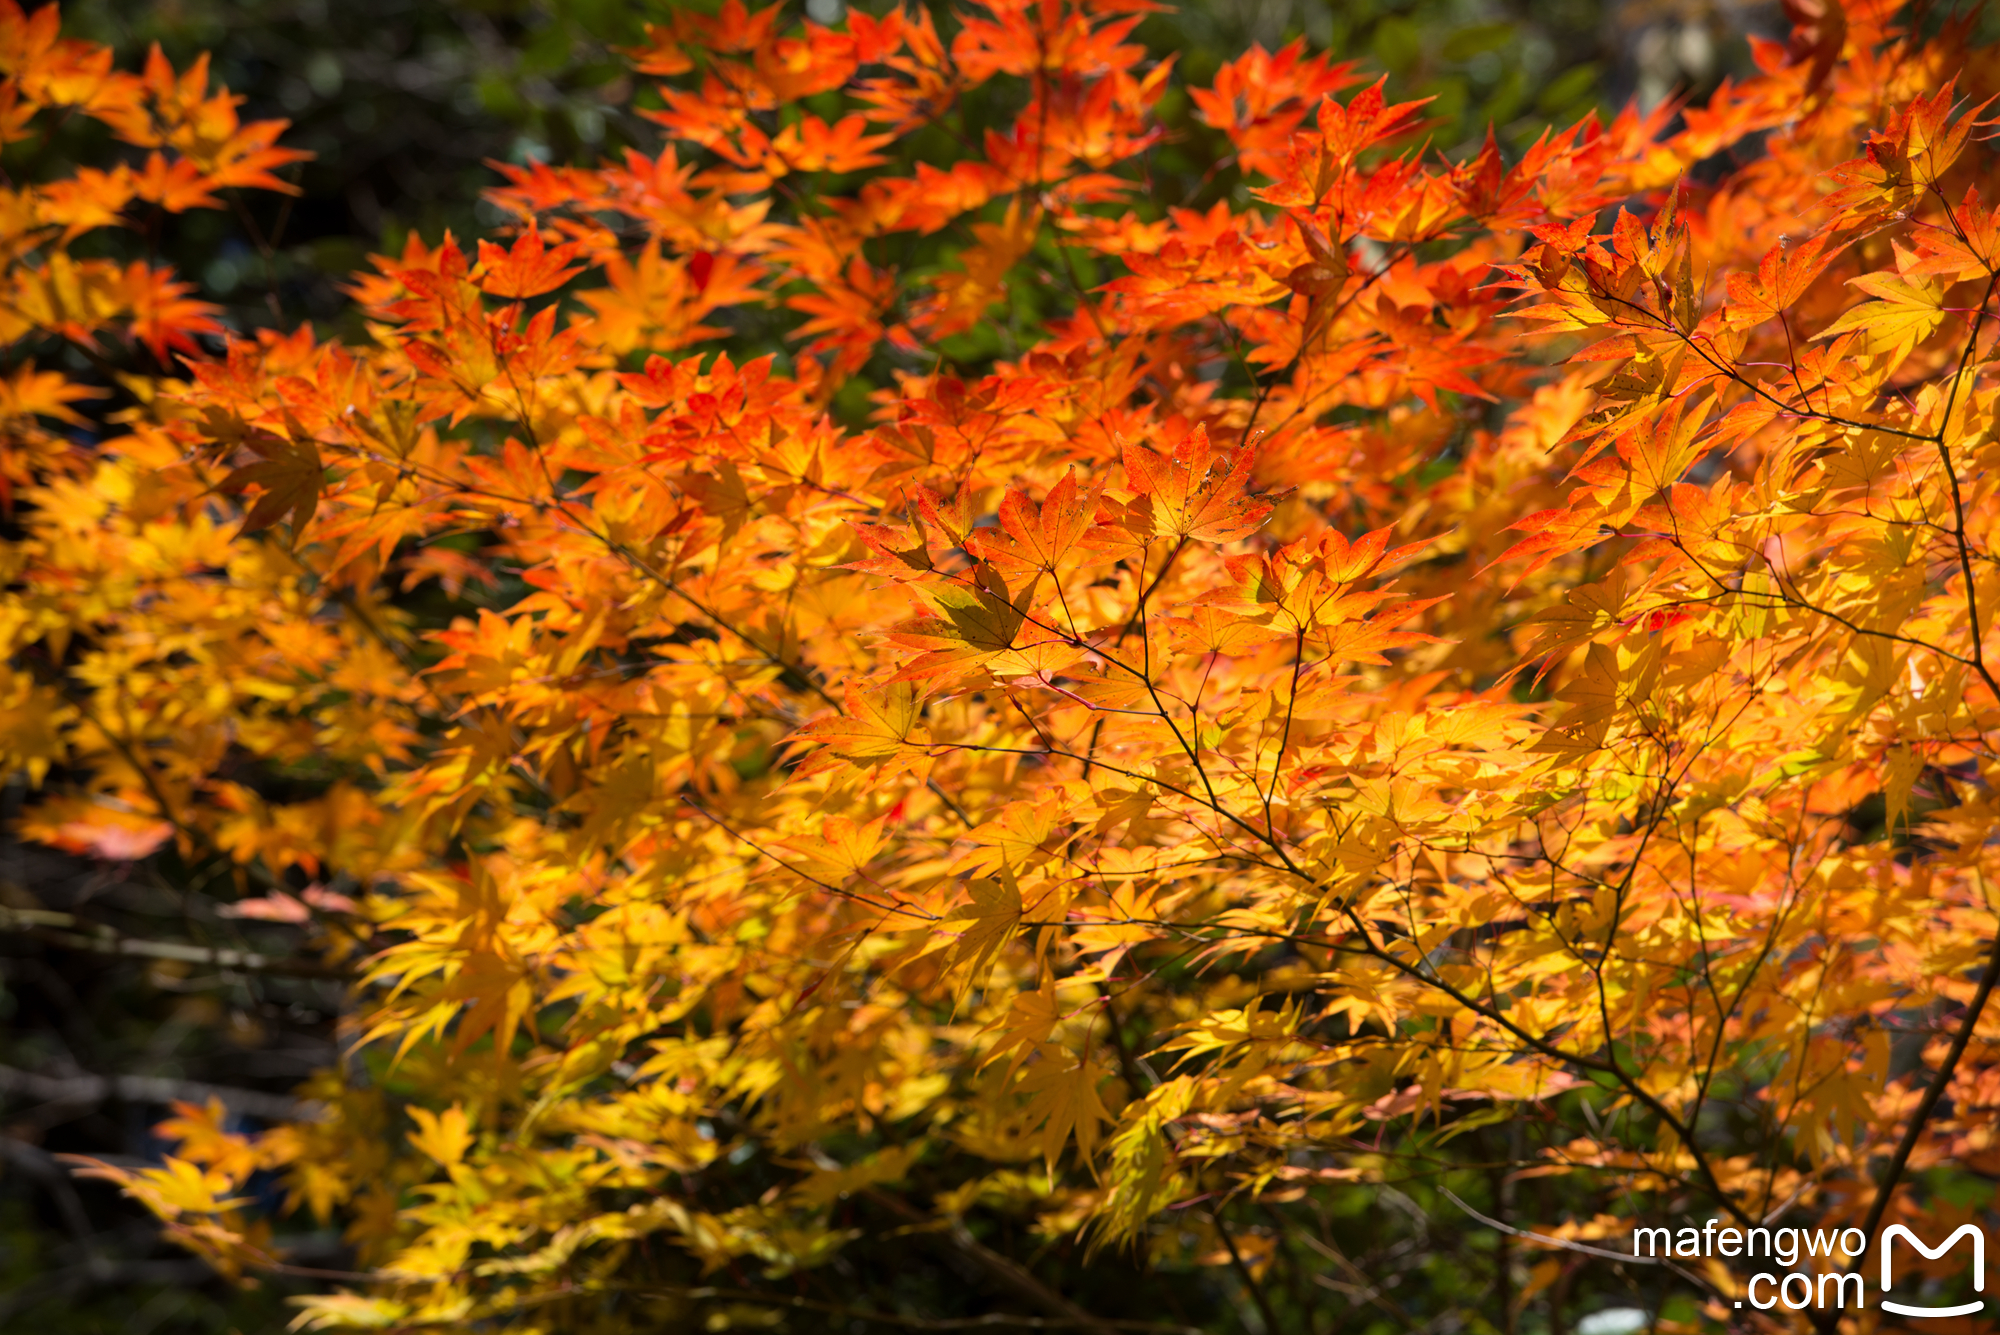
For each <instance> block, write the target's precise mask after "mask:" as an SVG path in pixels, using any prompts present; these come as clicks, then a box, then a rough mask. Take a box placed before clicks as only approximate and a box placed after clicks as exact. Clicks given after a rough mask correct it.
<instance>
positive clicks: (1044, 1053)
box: [1020, 1047, 1111, 1178]
mask: <svg viewBox="0 0 2000 1335" xmlns="http://www.w3.org/2000/svg"><path fill="white" fill-rule="evenodd" d="M1039 1055H1040V1057H1041V1061H1040V1063H1038V1064H1037V1065H1036V1066H1035V1067H1034V1068H1033V1069H1031V1070H1030V1071H1029V1073H1028V1075H1027V1077H1026V1078H1025V1079H1023V1080H1022V1081H1021V1082H1020V1088H1021V1090H1022V1092H1023V1093H1026V1094H1028V1095H1029V1096H1030V1097H1029V1100H1028V1120H1029V1122H1030V1123H1031V1124H1034V1125H1038V1126H1039V1127H1040V1128H1041V1150H1042V1164H1043V1166H1044V1168H1045V1169H1046V1170H1047V1172H1048V1174H1049V1176H1050V1177H1051V1178H1053V1177H1054V1176H1055V1171H1056V1160H1057V1159H1058V1158H1060V1157H1061V1156H1062V1152H1063V1149H1064V1147H1065V1146H1067V1145H1068V1144H1069V1142H1070V1140H1071V1139H1072V1138H1074V1139H1075V1141H1076V1153H1077V1157H1078V1158H1079V1159H1082V1160H1084V1161H1086V1162H1087V1161H1088V1160H1089V1159H1090V1156H1091V1154H1092V1152H1093V1151H1094V1150H1095V1149H1096V1147H1097V1138H1098V1134H1099V1129H1100V1127H1101V1126H1102V1124H1103V1123H1105V1122H1107V1121H1109V1120H1110V1119H1111V1114H1110V1113H1109V1112H1107V1111H1106V1110H1105V1107H1104V1100H1103V1098H1102V1097H1101V1096H1100V1095H1099V1094H1098V1092H1097V1087H1098V1086H1099V1085H1100V1084H1101V1083H1103V1080H1104V1072H1103V1071H1102V1070H1100V1069H1099V1068H1098V1067H1097V1066H1096V1065H1095V1064H1093V1063H1092V1062H1091V1060H1090V1058H1089V1057H1088V1056H1087V1055H1086V1056H1084V1057H1081V1058H1077V1059H1076V1060H1074V1061H1072V1060H1071V1058H1070V1054H1069V1053H1068V1052H1066V1051H1064V1050H1063V1049H1061V1048H1049V1047H1045V1048H1043V1049H1042V1050H1041V1052H1040V1054H1039Z"/></svg>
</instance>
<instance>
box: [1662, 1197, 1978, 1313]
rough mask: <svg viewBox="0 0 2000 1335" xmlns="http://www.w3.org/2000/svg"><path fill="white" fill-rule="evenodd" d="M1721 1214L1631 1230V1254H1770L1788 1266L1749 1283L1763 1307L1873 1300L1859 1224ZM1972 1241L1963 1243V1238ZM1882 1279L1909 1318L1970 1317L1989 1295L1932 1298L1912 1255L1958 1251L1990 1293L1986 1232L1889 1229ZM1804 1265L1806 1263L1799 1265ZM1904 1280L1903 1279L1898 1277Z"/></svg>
mask: <svg viewBox="0 0 2000 1335" xmlns="http://www.w3.org/2000/svg"><path fill="white" fill-rule="evenodd" d="M1721 1222H1722V1221H1721V1220H1719V1219H1710V1220H1708V1221H1707V1222H1706V1223H1705V1224H1703V1225H1702V1227H1700V1228H1695V1227H1693V1226H1688V1227H1684V1228H1679V1229H1668V1228H1637V1229H1633V1230H1632V1254H1633V1255H1634V1256H1636V1257H1640V1258H1649V1257H1652V1258H1661V1259H1665V1258H1668V1257H1672V1258H1676V1259H1679V1258H1687V1259H1699V1258H1704V1257H1711V1256H1713V1257H1720V1258H1722V1259H1724V1260H1730V1261H1748V1260H1753V1259H1758V1258H1768V1259H1769V1260H1771V1261H1774V1262H1776V1263H1777V1264H1778V1265H1780V1266H1783V1267H1785V1271H1784V1273H1779V1272H1778V1271H1776V1270H1760V1271H1758V1272H1756V1273H1755V1274H1753V1275H1751V1276H1750V1282H1749V1283H1748V1284H1746V1285H1745V1286H1744V1291H1743V1292H1744V1297H1743V1298H1741V1299H1738V1300H1737V1303H1736V1305H1737V1306H1738V1307H1741V1306H1743V1304H1744V1301H1745V1300H1747V1301H1748V1302H1749V1304H1750V1306H1752V1307H1755V1308H1757V1309H1758V1310H1759V1311H1766V1312H1768V1311H1770V1310H1771V1309H1772V1308H1774V1307H1784V1308H1786V1309H1788V1310H1790V1311H1794V1312H1801V1311H1806V1310H1808V1309H1813V1310H1820V1311H1825V1310H1829V1309H1832V1310H1841V1309H1850V1308H1863V1307H1866V1306H1868V1286H1867V1283H1866V1281H1865V1278H1864V1277H1865V1275H1866V1274H1867V1273H1868V1271H1869V1270H1870V1269H1871V1267H1869V1266H1867V1265H1865V1264H1863V1256H1862V1253H1863V1252H1865V1251H1867V1250H1868V1237H1867V1235H1866V1234H1864V1233H1863V1232H1862V1231H1861V1230H1860V1229H1858V1228H1848V1229H1828V1228H1751V1229H1737V1228H1721V1227H1718V1225H1720V1224H1721ZM1965 1243H1970V1244H1971V1245H1970V1246H1969V1247H1963V1248H1961V1244H1965ZM1874 1250H1875V1254H1876V1265H1875V1266H1874V1267H1872V1268H1873V1269H1874V1270H1875V1271H1876V1272H1877V1274H1878V1276H1879V1279H1880V1293H1879V1294H1878V1295H1877V1297H1878V1305H1879V1306H1880V1307H1881V1309H1882V1310H1883V1311H1885V1312H1893V1313H1895V1314H1896V1315H1897V1316H1905V1317H1917V1318H1928V1317H1947V1316H1971V1315H1973V1314H1975V1313H1977V1312H1981V1311H1984V1310H1985V1308H1986V1301H1985V1299H1983V1298H1975V1299H1974V1300H1973V1301H1971V1302H1969V1303H1943V1302H1936V1301H1929V1300H1927V1299H1926V1295H1925V1294H1923V1293H1922V1292H1921V1291H1920V1286H1919V1282H1918V1279H1919V1277H1918V1276H1916V1275H1914V1274H1912V1273H1910V1260H1911V1255H1910V1254H1911V1253H1912V1252H1915V1253H1917V1254H1919V1255H1921V1256H1923V1257H1924V1258H1925V1259H1927V1260H1931V1261H1937V1260H1942V1259H1943V1258H1944V1257H1945V1256H1946V1255H1947V1254H1950V1253H1953V1252H1957V1253H1958V1254H1959V1256H1960V1258H1961V1259H1960V1261H1959V1264H1960V1266H1962V1267H1965V1268H1966V1270H1967V1272H1968V1273H1969V1274H1970V1276H1971V1279H1972V1291H1973V1292H1974V1293H1984V1292H1985V1291H1986V1234H1985V1233H1984V1232H1983V1231H1982V1230H1981V1229H1980V1228H1979V1226H1978V1225H1976V1224H1961V1225H1960V1226H1959V1227H1958V1229H1957V1230H1956V1231H1954V1232H1953V1233H1952V1234H1951V1236H1949V1237H1947V1238H1946V1239H1945V1240H1944V1241H1943V1242H1940V1243H1938V1244H1937V1245H1936V1246H1932V1245H1931V1244H1930V1243H1929V1242H1927V1241H1926V1240H1925V1239H1923V1238H1921V1237H1919V1236H1918V1235H1917V1234H1916V1233H1915V1232H1913V1231H1912V1230H1911V1229H1909V1228H1908V1227H1906V1226H1904V1225H1902V1224H1891V1225H1890V1226H1889V1227H1888V1228H1886V1229H1884V1230H1882V1236H1881V1237H1880V1238H1879V1239H1877V1240H1876V1243H1875V1248H1874ZM1795 1267H1803V1268H1795ZM1899 1275H1900V1276H1901V1277H1902V1283H1901V1284H1898V1282H1897V1279H1898V1276H1899Z"/></svg>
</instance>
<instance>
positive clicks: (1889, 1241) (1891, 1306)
mask: <svg viewBox="0 0 2000 1335" xmlns="http://www.w3.org/2000/svg"><path fill="white" fill-rule="evenodd" d="M1968 1237H1969V1238H1971V1239H1972V1288H1973V1291H1974V1292H1976V1293H1984V1292H1986V1234H1985V1233H1983V1232H1981V1231H1980V1229H1979V1227H1978V1226H1977V1225H1976V1224H1963V1225H1960V1227H1959V1229H1958V1231H1957V1232H1956V1233H1953V1234H1952V1235H1951V1236H1950V1237H1948V1238H1946V1239H1945V1240H1944V1241H1943V1242H1942V1243H1940V1244H1939V1245H1938V1246H1936V1247H1927V1246H1925V1245H1924V1240H1923V1239H1922V1238H1920V1237H1918V1236H1917V1235H1916V1234H1914V1233H1912V1232H1910V1230H1909V1229H1907V1228H1905V1227H1904V1226H1903V1225H1901V1224H1891V1225H1889V1227H1888V1228H1887V1229H1885V1230H1884V1231H1883V1233H1882V1292H1884V1293H1887V1292H1888V1291H1889V1251H1890V1248H1891V1246H1892V1245H1893V1244H1894V1243H1895V1241H1896V1239H1897V1238H1901V1239H1903V1240H1904V1241H1905V1242H1907V1243H1909V1244H1910V1245H1911V1246H1912V1247H1915V1248H1916V1249H1917V1250H1918V1251H1920V1252H1922V1253H1923V1254H1924V1256H1925V1257H1926V1258H1927V1259H1929V1260H1932V1261H1935V1260H1937V1259H1938V1258H1939V1257H1940V1256H1943V1255H1944V1254H1945V1253H1946V1252H1948V1251H1950V1250H1951V1249H1952V1248H1953V1247H1955V1246H1957V1245H1958V1242H1959V1239H1961V1238H1968ZM1985 1306H1986V1304H1985V1302H1983V1301H1975V1302H1969V1303H1960V1304H1959V1305H1958V1306H1956V1307H1908V1306H1905V1305H1904V1304H1902V1303H1892V1302H1890V1301H1889V1300H1888V1299H1887V1298H1884V1299H1883V1300H1882V1310H1883V1311H1885V1312H1894V1313H1895V1314H1896V1315H1898V1316H1915V1317H1931V1316H1971V1315H1972V1314H1973V1313H1974V1312H1977V1311H1980V1310H1981V1309H1983V1308H1984V1307H1985Z"/></svg>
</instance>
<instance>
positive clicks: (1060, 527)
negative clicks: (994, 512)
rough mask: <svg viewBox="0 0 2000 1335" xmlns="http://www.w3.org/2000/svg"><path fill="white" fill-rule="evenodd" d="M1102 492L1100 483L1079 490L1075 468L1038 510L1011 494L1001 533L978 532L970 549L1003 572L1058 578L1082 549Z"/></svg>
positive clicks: (969, 537)
mask: <svg viewBox="0 0 2000 1335" xmlns="http://www.w3.org/2000/svg"><path fill="white" fill-rule="evenodd" d="M1101 490H1102V484H1101V483H1092V484H1089V485H1087V486H1083V487H1079V486H1078V485H1077V481H1076V470H1075V469H1073V468H1072V469H1068V470H1066V471H1065V472H1064V473H1063V476H1062V480H1061V481H1060V482H1058V483H1056V484H1055V486H1053V487H1051V488H1049V494H1048V496H1047V498H1046V499H1044V500H1043V502H1042V503H1041V504H1040V505H1039V506H1037V505H1035V504H1034V503H1033V502H1031V501H1030V500H1028V498H1027V497H1026V496H1024V495H1022V494H1021V493H1020V492H1018V491H1012V490H1010V491H1008V493H1007V494H1006V496H1004V497H1003V498H1002V499H1001V501H1000V532H999V533H998V534H995V533H994V532H993V530H991V529H974V530H973V531H972V532H970V533H968V534H967V535H966V537H965V543H966V550H967V551H969V552H971V553H972V554H973V555H975V556H977V557H978V558H979V559H981V560H983V561H988V562H991V563H992V564H993V565H994V566H995V567H996V568H998V569H1001V570H1007V571H1012V572H1014V573H1025V572H1027V571H1030V570H1042V571H1047V572H1048V573H1050V574H1054V573H1055V570H1056V567H1057V566H1058V565H1060V564H1061V563H1062V562H1063V561H1064V560H1065V559H1067V558H1068V556H1069V555H1070V553H1071V552H1072V551H1075V550H1077V549H1079V548H1080V547H1082V546H1083V541H1084V535H1085V534H1086V533H1088V532H1089V530H1090V528H1091V525H1092V523H1093V522H1094V520H1095V517H1096V514H1097V497H1098V493H1099V491H1101Z"/></svg>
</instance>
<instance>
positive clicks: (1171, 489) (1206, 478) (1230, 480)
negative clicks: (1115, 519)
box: [1124, 426, 1271, 542]
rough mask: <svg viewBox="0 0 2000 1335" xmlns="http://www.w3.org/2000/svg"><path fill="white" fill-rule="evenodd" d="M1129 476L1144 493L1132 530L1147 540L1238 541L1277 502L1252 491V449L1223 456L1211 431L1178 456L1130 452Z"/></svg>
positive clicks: (1181, 445)
mask: <svg viewBox="0 0 2000 1335" xmlns="http://www.w3.org/2000/svg"><path fill="white" fill-rule="evenodd" d="M1124 461H1125V476H1126V479H1127V481H1128V482H1129V483H1130V485H1131V487H1132V489H1133V490H1134V491H1136V492H1138V493H1139V498H1138V500H1137V501H1135V502H1134V503H1133V506H1132V509H1131V518H1130V519H1128V520H1127V526H1128V527H1130V528H1132V529H1133V531H1134V532H1135V533H1137V534H1143V535H1144V536H1147V537H1156V536H1157V537H1173V538H1183V539H1194V540H1196V541H1200V542H1234V541H1235V540H1237V539H1238V538H1245V537H1248V536H1249V535H1250V534H1252V533H1255V532H1256V531H1257V530H1258V529H1259V528H1260V527H1262V526H1263V523H1264V520H1265V519H1266V518H1268V517H1269V516H1270V513H1271V503H1270V502H1269V501H1267V500H1263V499H1260V498H1258V497H1254V496H1251V495H1250V494H1249V493H1248V492H1247V491H1246V489H1245V488H1246V486H1247V484H1248V483H1249V480H1250V470H1251V467H1252V464H1253V462H1254V461H1253V460H1252V458H1251V456H1250V452H1249V451H1248V450H1237V451H1235V452H1233V453H1231V452H1229V451H1219V450H1217V449H1216V448H1215V447H1214V446H1212V445H1211V444H1209V439H1208V430H1207V428H1206V427H1199V426H1198V427H1196V428H1195V429H1194V430H1193V431H1190V432H1189V433H1188V434H1187V435H1185V436H1183V437H1181V439H1180V441H1179V442H1178V443H1176V444H1175V446H1174V452H1173V454H1172V455H1170V456H1169V455H1161V454H1155V453H1154V452H1153V451H1152V450H1149V449H1147V448H1145V447H1144V446H1142V445H1127V446H1125V449H1124Z"/></svg>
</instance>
